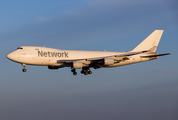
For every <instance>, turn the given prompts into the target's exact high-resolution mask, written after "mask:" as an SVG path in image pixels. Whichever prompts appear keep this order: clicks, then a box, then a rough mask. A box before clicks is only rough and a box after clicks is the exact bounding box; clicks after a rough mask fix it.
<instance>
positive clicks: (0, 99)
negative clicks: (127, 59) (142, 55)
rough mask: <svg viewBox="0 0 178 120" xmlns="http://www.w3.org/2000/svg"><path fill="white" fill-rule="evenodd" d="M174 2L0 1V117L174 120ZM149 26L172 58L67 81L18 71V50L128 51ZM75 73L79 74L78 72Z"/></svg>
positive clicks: (177, 100) (177, 35)
mask: <svg viewBox="0 0 178 120" xmlns="http://www.w3.org/2000/svg"><path fill="white" fill-rule="evenodd" d="M177 5H178V2H177V1H176V0H134V1H133V0H85V1H83V0H65V1H61V0H38V1H37V0H30V1H23V0H16V1H13V0H1V1H0V18H1V19H0V42H1V44H0V48H1V49H0V61H1V67H0V120H100V119H101V120H118V119H121V120H178V64H177V59H178V54H177V51H178V47H177V44H178V22H177V21H178V14H177V12H178V6H177ZM155 29H163V30H164V33H163V36H162V38H161V41H160V44H159V46H158V49H157V52H158V53H167V52H171V53H173V54H172V55H169V56H164V57H160V58H159V59H157V60H153V61H148V62H143V63H138V64H133V65H128V66H123V67H116V68H103V69H98V70H93V69H92V71H93V74H92V75H87V76H84V75H82V74H78V75H77V76H73V75H72V73H71V72H70V69H69V68H62V69H59V70H48V68H47V67H46V66H41V67H40V66H29V65H27V67H26V68H27V72H26V73H23V72H22V68H23V66H22V65H20V64H18V63H14V62H12V61H10V60H8V59H7V58H6V55H7V54H8V53H9V52H12V51H13V50H15V49H16V48H17V47H19V46H25V45H29V46H31V45H33V46H46V47H52V48H58V49H71V50H101V51H104V50H107V51H120V52H122V51H129V50H132V49H133V48H134V47H135V46H136V45H137V44H139V43H140V42H141V41H142V40H143V39H145V38H146V37H147V36H148V35H149V34H150V33H151V32H153V31H154V30H155ZM77 72H78V73H80V70H77Z"/></svg>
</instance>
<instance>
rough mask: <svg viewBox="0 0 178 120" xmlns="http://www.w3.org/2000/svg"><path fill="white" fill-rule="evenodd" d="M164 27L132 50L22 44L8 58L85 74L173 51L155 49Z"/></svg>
mask: <svg viewBox="0 0 178 120" xmlns="http://www.w3.org/2000/svg"><path fill="white" fill-rule="evenodd" d="M162 33H163V30H155V31H154V32H152V33H151V34H150V35H149V36H148V37H147V38H146V39H145V40H143V41H142V42H141V43H140V44H139V45H138V46H136V47H135V48H134V49H133V50H131V51H129V52H106V51H81V50H60V49H54V48H47V47H37V46H21V47H18V48H17V50H15V51H13V52H11V53H9V54H8V55H7V58H8V59H10V60H12V61H14V62H17V63H20V64H22V65H23V69H22V71H23V72H26V71H27V70H26V69H25V67H26V66H25V65H39V66H48V68H49V69H59V68H63V67H70V68H71V72H73V75H77V72H76V69H82V70H81V73H82V74H84V75H88V74H92V71H91V70H90V68H94V69H98V68H103V67H117V66H123V65H128V64H133V63H138V62H143V61H149V60H153V59H157V58H159V56H164V55H169V54H171V53H165V54H158V53H156V49H157V47H158V44H159V41H160V39H161V36H162Z"/></svg>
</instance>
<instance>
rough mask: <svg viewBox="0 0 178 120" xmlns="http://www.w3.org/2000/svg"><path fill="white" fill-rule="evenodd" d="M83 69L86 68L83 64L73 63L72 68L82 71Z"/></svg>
mask: <svg viewBox="0 0 178 120" xmlns="http://www.w3.org/2000/svg"><path fill="white" fill-rule="evenodd" d="M83 67H84V64H83V63H81V62H73V64H72V68H74V69H81V68H83Z"/></svg>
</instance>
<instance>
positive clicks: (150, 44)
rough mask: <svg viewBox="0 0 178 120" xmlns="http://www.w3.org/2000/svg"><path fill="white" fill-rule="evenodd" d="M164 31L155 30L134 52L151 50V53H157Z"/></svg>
mask: <svg viewBox="0 0 178 120" xmlns="http://www.w3.org/2000/svg"><path fill="white" fill-rule="evenodd" d="M163 31H164V30H155V31H154V32H152V33H151V34H150V35H149V36H148V37H147V38H146V39H144V40H143V41H142V42H141V43H140V44H139V45H137V47H135V48H134V49H133V50H132V52H136V51H145V50H149V51H150V52H156V49H157V47H158V44H159V41H160V39H161V36H162V34H163Z"/></svg>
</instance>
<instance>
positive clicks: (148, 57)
mask: <svg viewBox="0 0 178 120" xmlns="http://www.w3.org/2000/svg"><path fill="white" fill-rule="evenodd" d="M170 54H172V53H164V54H158V55H149V56H141V57H142V58H149V57H158V56H164V55H170Z"/></svg>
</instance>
